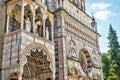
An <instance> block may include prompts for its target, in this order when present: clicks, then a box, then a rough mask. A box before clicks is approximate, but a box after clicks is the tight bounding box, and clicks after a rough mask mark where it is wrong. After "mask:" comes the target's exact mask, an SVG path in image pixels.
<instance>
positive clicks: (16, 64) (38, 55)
mask: <svg viewBox="0 0 120 80" xmlns="http://www.w3.org/2000/svg"><path fill="white" fill-rule="evenodd" d="M85 2H86V0H0V80H103V76H102V75H103V74H102V67H101V54H100V51H99V45H98V39H99V37H100V35H99V34H98V32H97V23H96V21H95V18H94V16H89V15H88V14H87V13H86V12H85V9H86V6H85Z"/></svg>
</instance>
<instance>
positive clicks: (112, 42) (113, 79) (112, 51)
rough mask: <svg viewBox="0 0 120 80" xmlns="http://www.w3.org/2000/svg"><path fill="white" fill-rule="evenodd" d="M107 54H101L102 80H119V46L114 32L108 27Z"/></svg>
mask: <svg viewBox="0 0 120 80" xmlns="http://www.w3.org/2000/svg"><path fill="white" fill-rule="evenodd" d="M108 40H109V45H108V47H109V50H108V53H104V54H102V64H103V74H104V80H120V46H119V42H118V37H117V34H116V31H115V30H114V29H113V28H112V25H110V28H109V34H108Z"/></svg>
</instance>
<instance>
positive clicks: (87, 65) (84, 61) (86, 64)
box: [79, 48, 92, 74]
mask: <svg viewBox="0 0 120 80" xmlns="http://www.w3.org/2000/svg"><path fill="white" fill-rule="evenodd" d="M79 56H80V59H81V62H80V64H81V67H82V69H83V71H84V72H85V73H86V74H89V73H90V72H91V69H92V61H91V57H90V54H89V52H88V50H87V49H85V48H82V49H81V50H80V54H79Z"/></svg>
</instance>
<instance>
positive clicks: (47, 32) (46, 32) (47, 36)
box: [45, 27, 49, 40]
mask: <svg viewBox="0 0 120 80" xmlns="http://www.w3.org/2000/svg"><path fill="white" fill-rule="evenodd" d="M45 34H46V39H47V40H49V31H48V27H46V29H45Z"/></svg>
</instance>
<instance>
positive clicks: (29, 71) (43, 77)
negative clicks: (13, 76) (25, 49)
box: [23, 49, 52, 80]
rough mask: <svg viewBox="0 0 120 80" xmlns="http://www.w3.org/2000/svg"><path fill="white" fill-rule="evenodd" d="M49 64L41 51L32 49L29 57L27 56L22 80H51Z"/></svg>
mask: <svg viewBox="0 0 120 80" xmlns="http://www.w3.org/2000/svg"><path fill="white" fill-rule="evenodd" d="M49 66H50V62H49V61H48V60H47V55H46V54H44V51H43V50H40V49H33V50H31V52H30V56H27V63H26V64H25V66H24V70H23V79H37V80H38V79H40V80H47V79H51V74H52V71H51V69H50V67H49Z"/></svg>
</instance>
